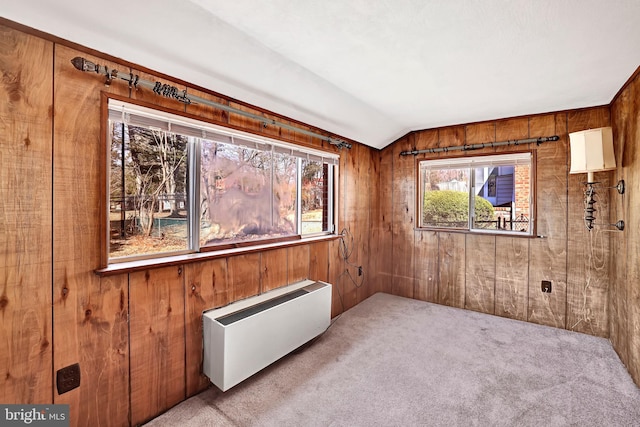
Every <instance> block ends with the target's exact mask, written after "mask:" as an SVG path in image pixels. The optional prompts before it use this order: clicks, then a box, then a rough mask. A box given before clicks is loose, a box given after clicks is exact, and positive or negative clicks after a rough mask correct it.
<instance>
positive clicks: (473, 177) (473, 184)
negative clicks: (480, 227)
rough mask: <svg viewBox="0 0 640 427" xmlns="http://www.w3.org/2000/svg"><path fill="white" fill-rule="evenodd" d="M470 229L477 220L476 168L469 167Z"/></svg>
mask: <svg viewBox="0 0 640 427" xmlns="http://www.w3.org/2000/svg"><path fill="white" fill-rule="evenodd" d="M469 183H470V185H469V224H468V227H469V231H471V230H473V222H474V220H475V217H474V213H475V199H476V198H475V197H474V196H475V194H476V170H475V168H472V167H471V168H469Z"/></svg>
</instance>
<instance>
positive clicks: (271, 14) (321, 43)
mask: <svg viewBox="0 0 640 427" xmlns="http://www.w3.org/2000/svg"><path fill="white" fill-rule="evenodd" d="M0 16H2V17H3V18H7V19H10V20H12V21H16V22H19V23H21V24H24V25H27V26H30V27H33V28H36V29H39V30H42V31H45V32H47V33H51V34H53V35H55V36H58V37H62V38H64V39H67V40H70V41H73V42H76V43H79V44H82V45H84V46H87V47H89V48H92V49H96V50H99V51H102V52H105V53H107V54H110V55H112V56H116V57H119V58H122V59H124V60H127V61H130V62H133V63H137V64H140V65H141V66H144V67H147V68H150V69H153V70H156V71H159V72H161V73H164V74H168V75H170V76H174V77H177V78H179V79H182V80H185V81H188V82H191V83H193V84H196V85H199V86H202V87H205V88H208V89H211V90H213V91H216V92H219V93H222V94H224V95H227V96H230V97H233V98H236V99H239V100H242V101H244V102H248V103H250V104H254V105H257V106H260V107H262V108H265V109H267V110H271V111H273V112H275V113H278V114H282V115H284V116H288V117H290V118H293V119H296V120H299V121H301V122H304V123H308V124H310V125H313V126H316V127H318V128H320V129H324V130H326V131H329V132H332V133H334V134H335V135H338V136H342V137H347V138H351V139H353V140H355V141H358V142H361V143H363V144H366V145H369V146H371V147H375V148H382V147H384V146H386V145H388V144H390V143H391V142H393V141H394V140H395V139H397V138H399V137H401V136H402V135H404V134H406V133H407V132H409V131H411V130H417V129H427V128H432V127H439V126H445V125H452V124H459V123H469V122H475V121H481V120H489V119H496V118H502V117H512V116H518V115H524V114H535V113H543V112H550V111H557V110H564V109H571V108H579V107H589V106H594V105H603V104H608V103H609V102H610V101H611V100H612V98H613V96H614V95H615V94H616V92H617V91H618V90H619V89H620V87H621V86H622V85H623V84H624V83H625V81H626V80H627V79H628V78H629V77H630V76H631V74H633V72H634V71H635V70H636V68H637V67H638V65H640V1H638V0H538V1H531V0H512V1H507V0H502V1H500V0H449V1H443V0H377V1H376V0H343V1H335V0H333V1H332V0H328V1H316V0H262V1H258V0H253V1H251V0H137V1H134V0H128V1H124V0H110V1H100V2H98V1H94V0H57V1H50V0H20V1H5V2H2V5H1V6H0ZM532 136H535V135H532Z"/></svg>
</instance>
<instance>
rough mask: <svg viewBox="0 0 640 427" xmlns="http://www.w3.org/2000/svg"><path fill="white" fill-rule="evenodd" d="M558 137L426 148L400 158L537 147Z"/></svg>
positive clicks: (404, 152) (404, 153)
mask: <svg viewBox="0 0 640 427" xmlns="http://www.w3.org/2000/svg"><path fill="white" fill-rule="evenodd" d="M559 139H560V137H559V136H558V135H553V136H543V137H540V138H526V139H512V140H509V141H500V142H485V143H482V144H469V145H455V146H452V147H438V148H427V149H425V150H412V151H403V152H401V153H400V155H401V156H409V155H414V156H416V155H418V154H422V153H447V152H449V151H458V150H461V151H469V150H479V149H481V148H485V147H502V146H505V145H524V144H533V143H534V142H535V143H536V144H537V145H540V144H542V143H543V142H550V141H557V140H559Z"/></svg>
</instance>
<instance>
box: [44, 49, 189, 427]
mask: <svg viewBox="0 0 640 427" xmlns="http://www.w3.org/2000/svg"><path fill="white" fill-rule="evenodd" d="M76 56H83V57H85V58H87V59H88V60H90V61H94V62H96V63H99V64H106V65H108V66H109V67H117V66H118V65H117V64H113V63H110V62H108V61H104V60H102V59H100V58H96V57H92V56H90V55H86V54H85V53H81V52H78V51H75V50H73V49H70V48H66V47H64V46H60V45H56V46H55V58H54V61H55V63H54V71H53V73H54V75H55V86H54V110H55V111H54V118H55V119H54V143H53V182H54V187H53V198H54V200H55V203H54V204H53V224H54V226H53V296H54V299H53V336H54V341H53V353H54V367H53V370H54V372H55V371H57V370H59V369H60V368H63V367H66V366H69V365H71V364H74V363H79V364H80V372H81V376H82V381H81V383H80V387H78V388H76V389H74V390H71V391H69V392H67V393H64V394H62V395H58V393H57V391H54V403H59V404H69V408H70V420H71V423H70V424H71V425H78V426H79V425H87V424H93V425H100V424H103V425H104V424H109V425H128V424H129V422H130V420H129V410H128V408H129V387H128V382H127V377H126V375H125V374H123V373H126V372H127V371H128V370H129V358H128V357H127V355H128V353H127V352H128V347H127V342H128V341H129V338H128V330H127V328H126V310H127V308H126V307H127V296H128V293H127V289H126V288H125V284H126V278H124V277H122V278H120V279H119V280H113V279H109V280H106V279H101V278H99V277H98V276H97V275H96V274H94V272H93V271H94V269H95V268H97V267H99V266H100V265H101V260H102V254H103V251H105V250H106V248H101V239H100V236H101V235H102V233H103V230H104V229H103V225H102V224H101V221H100V218H101V217H103V214H104V212H102V209H103V208H104V206H105V200H104V197H105V195H104V189H103V187H102V183H103V182H104V181H103V177H102V175H101V174H102V173H104V170H105V168H106V165H107V157H106V147H105V146H104V145H103V144H102V139H101V132H100V129H101V115H100V107H101V91H108V92H110V93H117V94H119V95H127V94H128V93H129V90H128V88H127V86H126V85H119V84H112V85H111V86H110V87H108V88H105V86H104V80H103V79H101V78H96V77H97V76H96V75H91V74H89V73H81V72H80V71H78V70H76V69H75V68H74V67H73V66H72V65H71V62H70V61H71V59H73V58H74V57H76ZM181 322H183V320H182V321H181Z"/></svg>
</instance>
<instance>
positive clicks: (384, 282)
mask: <svg viewBox="0 0 640 427" xmlns="http://www.w3.org/2000/svg"><path fill="white" fill-rule="evenodd" d="M378 159H379V160H378V161H379V162H380V166H379V167H380V173H379V174H378V179H377V184H378V185H377V187H378V188H379V195H378V203H379V208H378V212H377V215H376V217H377V221H376V225H375V230H377V233H378V236H377V239H376V240H375V241H374V242H375V248H374V251H375V252H374V253H375V255H374V259H375V260H376V263H375V265H376V267H377V268H376V280H377V282H378V283H377V285H376V288H377V289H379V290H381V291H382V292H387V293H391V292H392V283H393V255H392V253H393V250H392V249H393V198H394V194H393V186H392V185H390V184H391V183H392V182H393V148H392V147H387V148H385V149H384V150H382V151H381V152H380V154H379V156H378Z"/></svg>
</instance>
